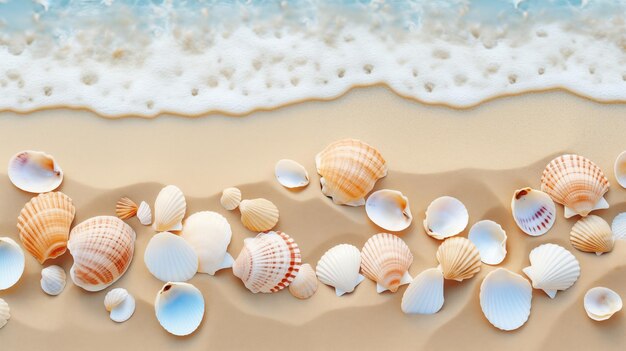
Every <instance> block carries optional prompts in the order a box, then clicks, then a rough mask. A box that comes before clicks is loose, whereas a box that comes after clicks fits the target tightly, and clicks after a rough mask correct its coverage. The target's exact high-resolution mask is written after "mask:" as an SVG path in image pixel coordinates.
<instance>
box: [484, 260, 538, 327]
mask: <svg viewBox="0 0 626 351" xmlns="http://www.w3.org/2000/svg"><path fill="white" fill-rule="evenodd" d="M532 297H533V294H532V288H531V286H530V283H529V282H528V280H526V279H524V277H522V276H521V275H519V274H517V273H513V272H511V271H509V270H508V269H505V268H498V269H496V270H495V271H491V272H490V273H489V274H487V276H486V277H485V279H484V280H483V282H482V284H481V285H480V307H481V308H482V310H483V313H484V314H485V317H487V320H489V323H491V324H492V325H493V326H494V327H496V328H498V329H501V330H505V331H509V330H515V329H517V328H519V327H521V326H522V325H524V323H526V321H527V320H528V317H529V316H530V305H531V300H532Z"/></svg>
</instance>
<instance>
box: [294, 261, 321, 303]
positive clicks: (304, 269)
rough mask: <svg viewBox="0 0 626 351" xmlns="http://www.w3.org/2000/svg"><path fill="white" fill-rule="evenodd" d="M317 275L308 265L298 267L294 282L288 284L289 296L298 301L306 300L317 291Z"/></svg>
mask: <svg viewBox="0 0 626 351" xmlns="http://www.w3.org/2000/svg"><path fill="white" fill-rule="evenodd" d="M317 286H318V283H317V275H315V271H314V270H313V268H312V267H311V265H310V264H308V263H305V264H303V265H301V266H300V271H299V272H298V275H296V277H295V278H294V280H293V281H292V282H291V284H289V292H290V293H291V295H293V296H295V297H297V298H299V299H308V298H309V297H311V296H313V294H315V292H316V291H317Z"/></svg>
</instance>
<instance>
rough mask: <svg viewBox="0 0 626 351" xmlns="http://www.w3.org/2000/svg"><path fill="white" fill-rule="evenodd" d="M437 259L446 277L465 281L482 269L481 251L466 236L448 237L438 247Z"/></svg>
mask: <svg viewBox="0 0 626 351" xmlns="http://www.w3.org/2000/svg"><path fill="white" fill-rule="evenodd" d="M437 261H439V268H440V269H441V271H442V272H443V277H444V278H445V279H451V280H456V281H459V282H460V281H463V280H464V279H470V278H471V277H473V276H474V275H475V274H476V273H478V272H479V271H480V266H481V262H480V253H479V252H478V249H477V248H476V246H475V245H474V244H473V243H472V242H471V241H469V240H468V239H466V238H463V237H454V238H449V239H446V240H445V241H444V242H443V243H442V244H441V245H439V249H437Z"/></svg>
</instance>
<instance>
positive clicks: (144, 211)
mask: <svg viewBox="0 0 626 351" xmlns="http://www.w3.org/2000/svg"><path fill="white" fill-rule="evenodd" d="M137 219H139V223H141V224H143V225H150V224H152V210H151V209H150V205H148V203H147V202H145V201H142V202H141V204H139V208H138V209H137Z"/></svg>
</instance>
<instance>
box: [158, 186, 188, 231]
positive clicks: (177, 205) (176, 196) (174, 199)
mask: <svg viewBox="0 0 626 351" xmlns="http://www.w3.org/2000/svg"><path fill="white" fill-rule="evenodd" d="M185 211H187V202H186V201H185V195H184V194H183V192H182V191H181V190H180V189H179V188H178V187H176V186H174V185H168V186H166V187H165V188H163V189H161V192H159V195H158V196H157V199H156V201H155V202H154V230H156V231H159V232H166V231H179V230H182V229H183V218H184V217H185Z"/></svg>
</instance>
